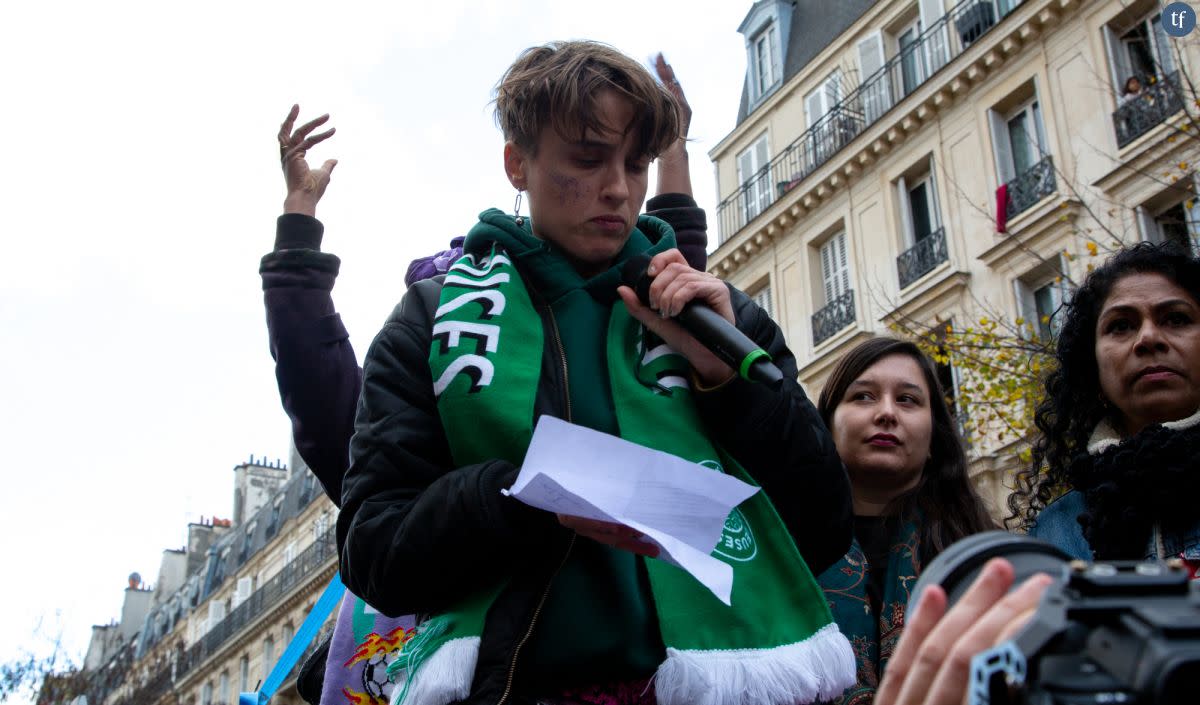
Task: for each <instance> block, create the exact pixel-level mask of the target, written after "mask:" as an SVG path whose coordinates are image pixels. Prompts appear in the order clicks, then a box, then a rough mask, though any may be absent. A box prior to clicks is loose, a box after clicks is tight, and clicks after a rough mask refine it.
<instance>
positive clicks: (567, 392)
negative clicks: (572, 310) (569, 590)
mask: <svg viewBox="0 0 1200 705" xmlns="http://www.w3.org/2000/svg"><path fill="white" fill-rule="evenodd" d="M546 313H547V314H548V315H549V317H550V327H551V329H553V332H554V349H555V351H556V352H558V361H559V363H560V364H561V365H562V373H563V401H565V402H566V412H567V418H566V420H567V421H570V420H571V387H570V380H569V378H568V377H567V352H566V350H564V349H563V345H562V335H561V334H560V333H559V330H558V320H557V319H555V318H554V310H553V309H551V308H550V305H549V304H546ZM576 536H577V535H576V534H574V533H572V534H571V541H570V542H569V543H568V544H567V550H566V552H564V553H563V557H562V560H561V561H559V563H558V567H557V568H555V569H554V572H553V573H551V574H550V579H549V580H548V581H547V582H546V589H545V590H542V597H541V599H539V600H538V604H537V607H536V608H535V609H534V610H533V619H531V620H529V629H526V630H525V635H524V636H522V637H521V640H520V641H519V642H517V646H516V648H514V649H513V655H512V661H511V662H510V663H509V665H508V680H507V681H506V682H505V684H504V692H503V693H502V694H501V695H500V700H498V701H497V702H496V705H504V701H506V700H508V696H509V695H510V694H512V688H513V678H514V677H515V676H516V674H517V657H518V656H519V655H520V653H521V647H523V646H525V642H527V641H529V637H530V636H532V635H533V628H534V627H535V626H537V621H538V617H540V616H541V614H542V608H543V607H545V606H546V598H547V597H549V596H550V587H551V586H552V585H554V579H555V578H556V577H558V573H559V571H561V570H562V568H563V566H564V565H566V564H567V558H569V557H570V556H571V549H573V548H574V547H575V538H576Z"/></svg>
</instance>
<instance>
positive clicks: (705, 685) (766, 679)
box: [654, 624, 856, 705]
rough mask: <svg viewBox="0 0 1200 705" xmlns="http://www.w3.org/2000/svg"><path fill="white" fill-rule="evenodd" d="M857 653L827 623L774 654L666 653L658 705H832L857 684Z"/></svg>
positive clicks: (657, 689)
mask: <svg viewBox="0 0 1200 705" xmlns="http://www.w3.org/2000/svg"><path fill="white" fill-rule="evenodd" d="M855 677H856V673H855V663H854V650H853V649H852V648H851V647H850V642H849V641H848V640H847V639H846V637H845V636H843V635H842V633H841V632H840V631H839V630H838V628H837V625H836V624H828V625H826V626H824V627H822V628H821V629H820V630H819V631H817V632H816V633H815V634H813V635H812V636H811V637H809V638H808V639H805V640H804V641H801V642H797V643H795V644H787V645H784V646H777V647H775V648H773V649H730V650H713V651H694V650H680V649H671V648H668V649H667V660H666V661H664V662H663V663H662V665H661V666H659V667H658V672H657V673H656V674H655V676H654V691H655V694H656V696H657V698H658V705H750V704H753V705H795V704H796V703H810V702H814V701H817V700H832V699H833V698H835V697H837V696H838V695H841V694H842V691H844V690H845V689H846V688H849V687H850V686H852V685H854V683H855Z"/></svg>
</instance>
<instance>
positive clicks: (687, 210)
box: [646, 193, 708, 271]
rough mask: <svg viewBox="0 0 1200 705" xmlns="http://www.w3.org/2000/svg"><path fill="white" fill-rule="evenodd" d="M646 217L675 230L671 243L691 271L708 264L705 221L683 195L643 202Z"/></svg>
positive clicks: (692, 199)
mask: <svg viewBox="0 0 1200 705" xmlns="http://www.w3.org/2000/svg"><path fill="white" fill-rule="evenodd" d="M646 215H652V216H654V217H656V218H662V219H663V220H665V221H667V224H668V225H670V226H671V229H672V230H674V231H675V243H676V245H678V247H679V251H680V252H682V253H683V258H684V259H686V260H687V261H688V264H690V265H692V268H693V269H699V270H700V271H704V268H705V266H706V265H707V264H708V219H707V218H706V217H705V214H704V209H703V208H701V207H699V206H697V205H696V199H694V198H692V197H691V196H689V195H687V194H686V193H664V194H660V195H658V196H655V197H654V198H651V199H650V200H649V201H647V202H646Z"/></svg>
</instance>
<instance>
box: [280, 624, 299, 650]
mask: <svg viewBox="0 0 1200 705" xmlns="http://www.w3.org/2000/svg"><path fill="white" fill-rule="evenodd" d="M295 635H296V630H295V628H294V627H292V623H291V622H288V623H286V624H284V625H283V633H282V634H281V635H280V637H279V641H280V643H281V644H283V648H285V649H286V648H287V647H288V644H291V643H292V637H294V636H295Z"/></svg>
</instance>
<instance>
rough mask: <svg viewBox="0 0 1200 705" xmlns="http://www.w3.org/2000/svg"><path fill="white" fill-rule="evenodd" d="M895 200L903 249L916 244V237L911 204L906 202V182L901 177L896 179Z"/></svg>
mask: <svg viewBox="0 0 1200 705" xmlns="http://www.w3.org/2000/svg"><path fill="white" fill-rule="evenodd" d="M896 200H897V201H898V202H899V203H900V221H901V222H900V225H901V227H902V228H903V230H904V249H906V250H907V249H908V248H910V247H912V246H913V245H915V244H916V243H917V235H916V233H915V232H913V220H912V203H911V202H909V200H908V182H907V181H906V180H905V179H904V177H903V176H901V177H900V178H899V179H896Z"/></svg>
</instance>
